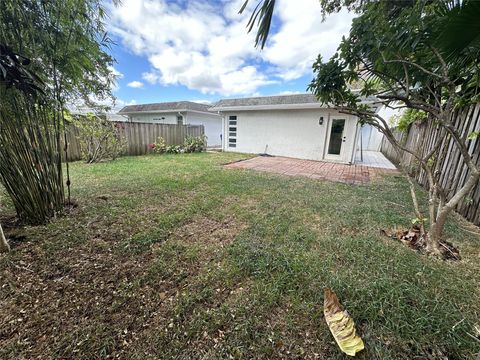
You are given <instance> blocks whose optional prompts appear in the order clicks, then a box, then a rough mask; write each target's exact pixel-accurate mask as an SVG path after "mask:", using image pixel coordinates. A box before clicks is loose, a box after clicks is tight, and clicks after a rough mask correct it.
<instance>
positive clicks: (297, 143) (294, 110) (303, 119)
mask: <svg viewBox="0 0 480 360" xmlns="http://www.w3.org/2000/svg"><path fill="white" fill-rule="evenodd" d="M210 111H211V112H215V113H218V114H219V115H221V117H222V126H223V133H224V136H223V141H222V148H223V150H224V151H234V152H243V153H254V154H269V155H277V156H287V157H293V158H300V159H308V160H322V161H333V162H340V163H347V164H349V163H350V164H351V163H354V162H355V153H356V151H357V144H358V138H359V136H360V133H361V130H360V129H361V126H360V124H359V123H358V121H357V118H356V117H355V116H350V115H346V114H341V113H339V112H338V111H336V110H334V109H331V108H328V107H324V106H322V105H321V104H320V103H319V102H318V100H317V99H316V98H315V96H314V95H312V94H298V95H284V96H264V97H253V98H243V99H226V100H220V101H219V102H217V103H216V104H215V105H214V106H213V107H211V108H210Z"/></svg>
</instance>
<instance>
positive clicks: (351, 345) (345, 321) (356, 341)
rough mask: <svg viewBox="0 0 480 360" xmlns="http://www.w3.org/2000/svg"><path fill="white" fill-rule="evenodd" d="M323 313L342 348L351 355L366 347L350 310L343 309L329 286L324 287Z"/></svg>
mask: <svg viewBox="0 0 480 360" xmlns="http://www.w3.org/2000/svg"><path fill="white" fill-rule="evenodd" d="M323 293H324V304H323V313H324V315H325V321H326V322H327V324H328V327H329V329H330V332H331V333H332V335H333V337H334V338H335V341H336V342H337V344H338V346H339V347H340V350H342V351H343V352H344V353H345V354H347V355H350V356H355V354H356V353H357V352H359V351H361V350H363V349H364V348H365V346H364V344H363V341H362V339H361V338H360V337H359V336H358V335H357V334H356V330H355V323H354V322H353V319H352V318H351V317H350V315H349V314H348V312H347V311H346V310H344V309H343V306H342V305H341V304H340V301H339V300H338V297H337V295H336V294H335V293H334V292H333V291H332V290H330V289H329V288H325V289H323Z"/></svg>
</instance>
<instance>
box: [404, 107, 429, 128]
mask: <svg viewBox="0 0 480 360" xmlns="http://www.w3.org/2000/svg"><path fill="white" fill-rule="evenodd" d="M426 119H427V114H426V113H425V112H424V111H421V110H415V109H407V110H405V112H404V113H403V114H402V115H401V116H400V118H399V119H398V125H397V127H398V129H399V130H400V131H403V132H407V131H408V128H409V127H410V124H413V123H414V122H415V121H424V120H426Z"/></svg>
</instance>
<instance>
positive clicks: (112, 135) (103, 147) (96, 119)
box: [73, 113, 126, 164]
mask: <svg viewBox="0 0 480 360" xmlns="http://www.w3.org/2000/svg"><path fill="white" fill-rule="evenodd" d="M73 124H74V126H75V127H76V128H77V129H78V141H79V143H80V149H81V152H82V159H83V160H84V161H85V162H87V163H89V164H91V163H96V162H99V161H102V160H106V159H111V160H115V159H116V158H117V157H118V156H120V155H121V154H122V153H123V151H124V150H125V147H126V139H125V138H124V137H122V136H121V134H120V132H119V129H118V124H117V123H114V122H111V121H108V120H107V119H104V118H102V117H100V116H96V115H94V114H91V113H89V114H86V115H76V116H74V121H73Z"/></svg>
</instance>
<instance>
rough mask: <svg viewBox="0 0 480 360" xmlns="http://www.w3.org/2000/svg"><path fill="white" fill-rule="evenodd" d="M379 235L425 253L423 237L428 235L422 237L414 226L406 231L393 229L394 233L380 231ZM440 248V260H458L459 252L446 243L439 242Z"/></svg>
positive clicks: (418, 229)
mask: <svg viewBox="0 0 480 360" xmlns="http://www.w3.org/2000/svg"><path fill="white" fill-rule="evenodd" d="M380 233H381V234H382V235H384V236H387V237H389V238H391V239H393V240H397V241H400V242H401V243H402V244H404V245H406V246H408V247H409V248H411V249H414V250H416V251H419V252H421V253H424V252H425V248H426V242H425V239H424V236H428V233H425V235H422V234H421V231H420V228H419V227H418V226H416V225H413V226H412V227H411V228H410V229H408V230H398V229H395V230H394V231H388V230H384V229H381V230H380ZM440 247H441V251H442V258H443V259H444V260H460V252H459V251H458V249H457V248H456V247H455V246H453V245H452V244H451V243H449V242H448V241H440Z"/></svg>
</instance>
